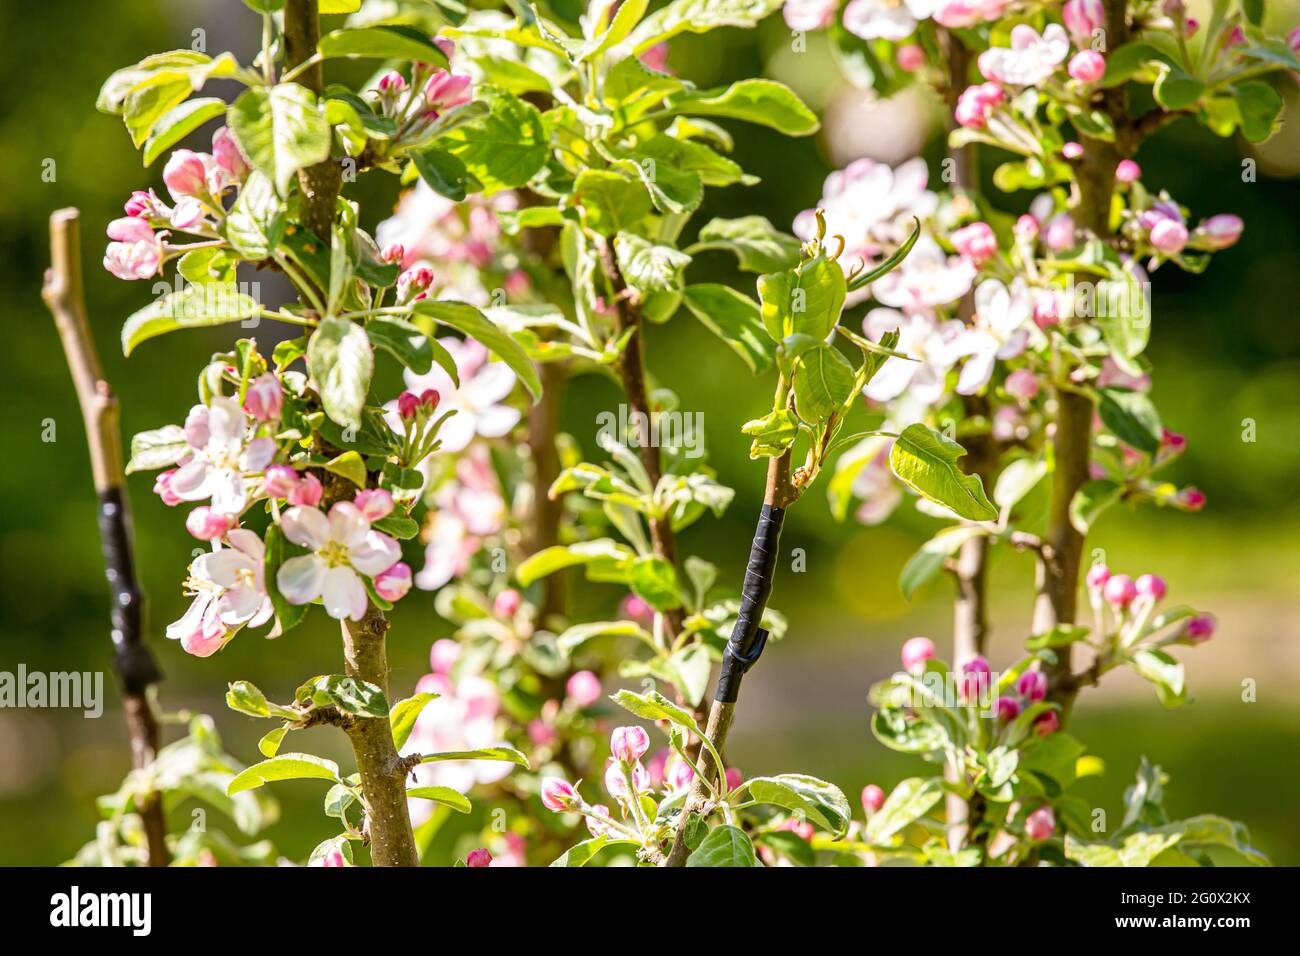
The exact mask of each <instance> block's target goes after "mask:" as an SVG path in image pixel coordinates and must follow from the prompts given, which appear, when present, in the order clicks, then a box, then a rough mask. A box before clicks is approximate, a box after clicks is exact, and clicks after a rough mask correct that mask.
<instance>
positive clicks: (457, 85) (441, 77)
mask: <svg viewBox="0 0 1300 956" xmlns="http://www.w3.org/2000/svg"><path fill="white" fill-rule="evenodd" d="M473 82H474V81H473V80H471V79H470V78H469V77H468V76H461V75H459V74H456V73H449V72H447V71H446V70H439V71H438V72H436V73H434V74H433V76H432V77H430V78H429V82H428V83H427V84H425V87H424V98H425V100H427V101H428V104H429V109H430V110H432V111H433V112H434V113H435V114H436V113H441V112H443V111H445V110H449V109H451V108H452V107H454V106H460V105H461V104H462V103H468V102H469V101H470V99H471V94H470V85H471V84H472V83H473Z"/></svg>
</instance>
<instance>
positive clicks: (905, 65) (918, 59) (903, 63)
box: [894, 43, 925, 73]
mask: <svg viewBox="0 0 1300 956" xmlns="http://www.w3.org/2000/svg"><path fill="white" fill-rule="evenodd" d="M894 56H895V58H896V59H897V61H898V68H899V69H900V70H903V71H904V72H906V73H915V72H916V71H917V70H919V69H920V68H921V67H923V66H924V65H925V50H924V49H922V48H921V47H920V46H919V45H917V44H915V43H905V44H903V45H902V46H900V47H899V48H898V52H897V53H895V54H894Z"/></svg>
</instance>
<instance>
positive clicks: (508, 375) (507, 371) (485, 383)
mask: <svg viewBox="0 0 1300 956" xmlns="http://www.w3.org/2000/svg"><path fill="white" fill-rule="evenodd" d="M461 385H462V388H461V390H460V394H461V397H462V398H464V399H465V401H466V402H468V403H469V404H470V405H472V406H473V407H475V408H484V407H485V406H488V405H494V404H496V403H497V402H499V401H501V399H503V398H505V397H506V396H507V395H509V394H510V391H511V389H513V388H514V387H515V373H514V372H513V371H512V370H511V368H510V366H509V365H507V364H506V363H505V362H489V363H488V364H487V365H484V366H483V368H482V369H481V370H480V371H479V373H478V374H477V375H475V376H474V377H473V378H472V379H470V380H469V381H468V382H462V383H461Z"/></svg>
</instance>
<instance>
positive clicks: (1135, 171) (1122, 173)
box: [1115, 159, 1142, 183]
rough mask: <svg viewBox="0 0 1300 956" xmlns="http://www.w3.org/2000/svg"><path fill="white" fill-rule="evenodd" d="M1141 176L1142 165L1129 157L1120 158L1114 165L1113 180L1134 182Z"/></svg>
mask: <svg viewBox="0 0 1300 956" xmlns="http://www.w3.org/2000/svg"><path fill="white" fill-rule="evenodd" d="M1141 178H1142V167H1141V166H1139V165H1138V164H1137V163H1135V162H1133V160H1131V159H1121V160H1120V161H1119V165H1117V166H1116V167H1115V180H1116V181H1117V182H1121V183H1135V182H1137V181H1138V180H1139V179H1141Z"/></svg>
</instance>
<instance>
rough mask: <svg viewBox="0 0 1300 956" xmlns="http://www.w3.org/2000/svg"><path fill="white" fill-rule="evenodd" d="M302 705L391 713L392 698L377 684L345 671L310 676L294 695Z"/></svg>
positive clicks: (356, 712) (368, 714) (363, 713)
mask: <svg viewBox="0 0 1300 956" xmlns="http://www.w3.org/2000/svg"><path fill="white" fill-rule="evenodd" d="M294 697H295V699H296V700H297V701H298V703H299V705H300V706H303V705H308V704H310V705H311V706H313V707H336V708H338V709H339V710H341V711H342V712H343V713H345V714H351V715H353V716H354V717H374V718H382V717H387V716H388V698H387V697H386V696H384V692H383V691H382V690H380V689H379V688H378V687H376V686H375V685H374V684H371V683H368V682H367V681H363V680H357V679H356V678H355V677H348V676H346V675H343V674H326V675H324V676H322V677H316V678H313V679H312V680H309V681H308V682H307V683H305V684H303V685H302V686H301V687H299V688H298V691H297V693H296V694H295V695H294Z"/></svg>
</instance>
